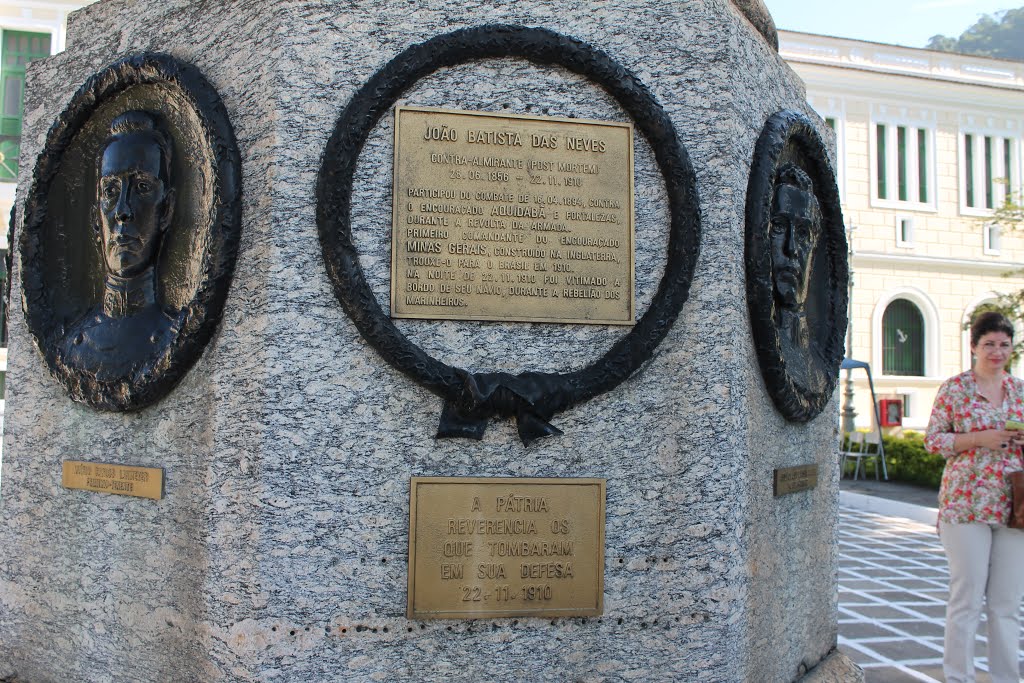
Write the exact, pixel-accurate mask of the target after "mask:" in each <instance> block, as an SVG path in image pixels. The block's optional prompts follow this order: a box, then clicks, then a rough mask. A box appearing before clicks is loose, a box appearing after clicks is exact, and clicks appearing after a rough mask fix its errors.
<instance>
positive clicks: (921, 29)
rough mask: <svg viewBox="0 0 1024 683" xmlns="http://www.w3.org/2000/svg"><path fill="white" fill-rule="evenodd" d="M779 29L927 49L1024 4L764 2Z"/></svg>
mask: <svg viewBox="0 0 1024 683" xmlns="http://www.w3.org/2000/svg"><path fill="white" fill-rule="evenodd" d="M764 3H765V5H767V6H768V11H770V12H771V13H772V19H774V20H775V25H776V26H777V27H778V28H781V29H787V30H790V31H804V32H806V33H820V34H822V35H828V36H837V37H840V38H855V39H858V40H871V41H874V42H877V43H892V44H894V45H906V46H907V47H924V46H925V45H926V44H927V43H928V39H929V38H931V37H932V36H933V35H935V34H937V33H942V34H944V35H947V36H952V37H954V38H957V37H959V36H960V34H961V33H963V32H964V30H965V29H967V28H968V27H969V26H970V25H971V24H973V23H974V22H975V21H977V20H978V18H979V17H981V15H983V14H995V13H996V12H998V11H1000V10H1005V9H1016V8H1018V7H1022V6H1024V0H856V1H855V2H843V1H841V0H820V1H819V2H808V0H764Z"/></svg>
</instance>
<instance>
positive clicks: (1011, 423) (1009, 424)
mask: <svg viewBox="0 0 1024 683" xmlns="http://www.w3.org/2000/svg"><path fill="white" fill-rule="evenodd" d="M1004 429H1017V430H1021V431H1024V422H1020V421H1018V420H1007V421H1006V426H1005V427H1004Z"/></svg>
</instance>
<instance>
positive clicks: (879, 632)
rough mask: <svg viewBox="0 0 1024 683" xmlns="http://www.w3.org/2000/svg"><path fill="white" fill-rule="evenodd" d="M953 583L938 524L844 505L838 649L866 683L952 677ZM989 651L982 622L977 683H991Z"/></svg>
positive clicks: (939, 680) (892, 682)
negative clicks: (945, 639) (949, 602)
mask: <svg viewBox="0 0 1024 683" xmlns="http://www.w3.org/2000/svg"><path fill="white" fill-rule="evenodd" d="M948 581H949V574H948V572H947V569H946V556H945V554H944V553H943V551H942V545H941V543H940V542H939V538H938V536H937V535H936V533H935V527H933V526H929V525H925V524H921V523H919V522H914V521H911V520H909V519H904V518H901V517H887V516H882V515H879V514H874V513H870V512H864V511H861V510H858V509H854V508H852V507H849V506H847V505H840V526H839V648H840V649H841V650H842V651H843V652H845V653H846V654H847V656H849V657H850V658H851V659H853V661H855V662H857V663H858V664H859V665H860V666H861V667H863V669H864V672H865V679H866V683H903V682H904V681H907V682H911V681H936V682H942V681H944V680H945V679H944V677H943V675H942V629H943V622H944V618H945V610H946V588H947V584H948ZM984 654H985V623H984V617H982V625H981V628H980V629H979V634H978V647H977V649H976V651H975V655H976V656H977V657H979V659H978V660H977V666H978V683H990V681H991V679H990V678H989V676H988V673H987V670H986V668H985V664H984V662H983V661H982V660H981V658H983V657H984ZM1022 654H1024V653H1022ZM1022 663H1024V659H1022Z"/></svg>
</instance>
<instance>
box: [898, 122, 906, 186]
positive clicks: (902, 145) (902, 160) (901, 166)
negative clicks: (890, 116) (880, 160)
mask: <svg viewBox="0 0 1024 683" xmlns="http://www.w3.org/2000/svg"><path fill="white" fill-rule="evenodd" d="M896 178H897V180H898V183H899V184H898V188H899V191H898V196H899V198H900V201H901V202H905V201H907V128H906V126H897V127H896Z"/></svg>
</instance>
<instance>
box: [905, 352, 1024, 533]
mask: <svg viewBox="0 0 1024 683" xmlns="http://www.w3.org/2000/svg"><path fill="white" fill-rule="evenodd" d="M1009 419H1012V420H1020V421H1024V380H1020V379H1018V378H1016V377H1013V376H1011V375H1009V374H1007V375H1006V377H1005V378H1004V379H1003V405H1001V406H995V405H992V404H991V403H989V401H988V399H986V398H985V397H984V396H982V395H981V394H980V393H978V385H977V382H976V381H975V377H974V371H973V370H968V371H967V372H964V373H962V374H959V375H957V376H956V377H951V378H950V379H948V380H946V381H945V382H944V383H943V384H942V386H941V387H940V388H939V393H938V394H936V396H935V406H934V407H933V408H932V416H931V419H930V420H928V431H927V432H926V433H925V437H924V445H925V448H927V449H928V450H929V451H930V452H932V453H938V454H940V455H942V456H943V457H944V458H946V468H945V470H944V471H943V472H942V487H941V488H940V489H939V521H940V522H945V523H947V524H971V523H979V524H990V525H1000V526H1002V525H1005V524H1006V521H1007V520H1008V519H1009V516H1010V485H1009V483H1008V482H1007V480H1006V477H1005V474H1006V473H1007V472H1012V471H1014V470H1019V469H1022V467H1021V453H1020V448H1013V447H1011V448H1010V449H1008V450H1007V451H1005V452H1003V451H994V450H991V449H988V448H980V447H979V448H974V449H971V450H967V451H961V452H960V453H955V452H954V451H953V437H954V436H955V435H957V434H966V433H967V432H978V431H983V430H986V429H1003V427H1004V426H1005V422H1006V420H1009Z"/></svg>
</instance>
